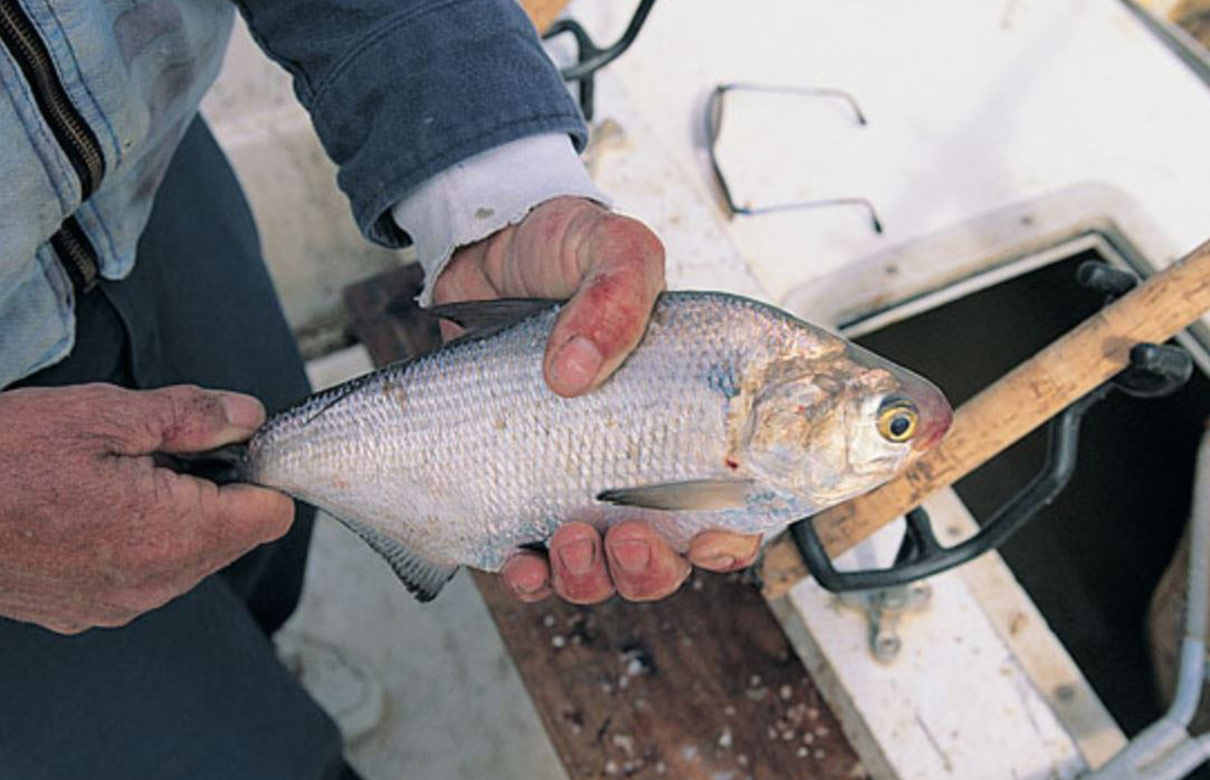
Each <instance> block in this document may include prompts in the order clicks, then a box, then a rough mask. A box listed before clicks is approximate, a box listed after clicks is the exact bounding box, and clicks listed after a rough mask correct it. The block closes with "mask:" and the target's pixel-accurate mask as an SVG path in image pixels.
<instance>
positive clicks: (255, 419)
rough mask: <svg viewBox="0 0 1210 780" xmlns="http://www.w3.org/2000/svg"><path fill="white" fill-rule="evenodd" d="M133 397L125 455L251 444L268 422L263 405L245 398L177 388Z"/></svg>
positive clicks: (128, 409)
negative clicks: (251, 440) (259, 430)
mask: <svg viewBox="0 0 1210 780" xmlns="http://www.w3.org/2000/svg"><path fill="white" fill-rule="evenodd" d="M129 396H130V402H129V403H128V404H125V405H124V408H123V410H122V412H123V416H128V417H129V424H128V425H127V426H126V429H127V430H128V431H129V432H130V435H129V436H128V437H126V445H127V446H126V447H123V448H122V449H123V450H124V451H122V452H119V453H118V454H123V455H144V454H148V453H152V452H200V451H203V450H209V449H214V448H215V447H221V446H223V445H224V444H231V443H233V442H237V441H243V440H244V439H247V438H248V437H249V436H251V435H252V433H253V432H254V431H255V430H256V429H257V428H258V427H259V426H260V425H261V423H263V422H264V421H265V408H264V406H262V405H261V402H260V401H258V400H256V399H255V398H253V397H252V396H249V395H244V394H242V393H231V392H225V391H221V390H205V389H203V388H200V387H195V386H193V385H175V386H172V387H162V388H159V389H158V390H143V391H139V392H132V393H129Z"/></svg>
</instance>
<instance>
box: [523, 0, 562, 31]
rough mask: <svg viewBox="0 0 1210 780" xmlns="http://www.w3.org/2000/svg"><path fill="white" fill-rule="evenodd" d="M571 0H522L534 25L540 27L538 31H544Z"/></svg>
mask: <svg viewBox="0 0 1210 780" xmlns="http://www.w3.org/2000/svg"><path fill="white" fill-rule="evenodd" d="M569 2H571V0H521V7H522V8H524V9H525V13H526V14H528V15H529V19H530V21H531V22H533V23H534V27H536V28H538V32H539V33H544V32H546V28H547V27H550V23H551V22H553V21H554V20H555V17H556V16H558V15H559V12H560V11H562V10H563V9H564V8H565V7H566V6H567V4H568V3H569Z"/></svg>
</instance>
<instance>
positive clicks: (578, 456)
mask: <svg viewBox="0 0 1210 780" xmlns="http://www.w3.org/2000/svg"><path fill="white" fill-rule="evenodd" d="M558 310H559V304H558V303H556V302H551V301H494V302H478V303H464V304H454V305H451V306H445V307H439V308H438V309H437V310H435V311H436V312H437V313H438V314H439V315H441V316H444V317H446V318H447V319H451V320H453V321H455V322H459V323H460V324H463V325H465V326H466V327H468V329H469V330H470V331H471V335H469V336H468V337H466V338H463V339H461V340H459V341H456V342H453V343H451V344H448V345H446V346H445V347H443V348H441V349H439V350H437V351H435V352H432V353H430V354H426V355H423V356H421V357H419V358H417V359H414V360H411V361H408V362H404V363H399V364H396V365H392V366H389V367H386V368H383V369H381V370H379V371H375V372H374V373H371V374H367V375H366V376H363V377H360V378H358V379H354V380H352V381H350V382H348V383H346V384H344V385H342V386H339V387H336V388H334V389H331V390H328V391H326V392H323V393H319V394H317V395H314V396H312V397H311V398H309V399H307V400H305V401H304V402H302V403H300V404H299V405H297V406H295V407H294V408H292V409H290V410H288V411H286V412H283V413H281V414H278V415H276V416H274V417H273V418H272V419H270V420H269V421H268V422H267V423H266V424H265V425H264V426H263V427H262V428H261V430H260V431H258V432H257V433H256V434H255V436H254V437H253V438H252V440H251V442H250V443H249V446H248V450H247V453H246V455H245V460H244V462H243V478H244V479H245V480H246V481H249V482H254V483H256V484H260V485H264V486H267V487H272V488H276V489H278V490H281V491H283V492H285V493H288V494H290V495H291V496H294V497H296V498H299V499H302V500H303V501H306V502H308V503H311V504H314V505H315V506H317V507H319V508H321V509H323V510H324V511H326V512H328V513H330V514H332V515H333V516H335V517H337V518H338V519H340V520H341V521H342V522H344V523H345V524H346V525H347V526H348V527H349V528H351V529H352V530H353V531H354V532H356V533H357V534H359V535H360V536H361V537H362V538H363V539H365V540H366V541H367V542H368V543H369V544H370V545H371V546H373V547H374V548H375V549H376V550H378V552H379V553H381V554H382V555H383V556H384V557H385V558H386V559H387V561H388V562H390V564H391V566H392V567H393V568H394V570H395V572H396V574H398V575H399V577H400V579H402V580H403V582H404V583H405V584H406V585H407V586H408V588H409V589H410V590H412V591H413V592H414V593H415V594H416V595H417V596H418V597H419V598H421V599H422V600H428V599H430V598H433V597H434V596H435V595H436V594H437V592H438V591H439V590H440V589H441V587H442V586H443V585H444V584H445V583H446V582H447V581H448V580H449V578H450V577H452V576H453V574H454V572H455V571H456V570H457V568H458V566H460V565H467V566H473V567H476V568H480V569H484V570H488V571H497V570H499V569H500V568H501V566H502V565H503V564H504V562H505V561H506V560H507V559H508V557H509V556H510V555H511V554H513V553H514V552H515V551H516V550H517V549H518V548H520V547H522V546H523V545H530V544H533V543H539V542H542V541H544V540H546V539H548V538H549V537H550V536H551V534H552V533H553V532H554V531H555V529H556V528H557V527H558V526H559V525H560V524H561V523H564V522H567V521H570V520H580V521H586V522H589V523H592V524H594V525H596V526H597V527H599V528H602V529H603V528H605V527H607V526H609V525H610V524H612V523H615V522H618V521H620V520H622V519H625V518H639V519H645V520H648V521H649V522H650V523H651V524H652V526H653V527H654V528H655V529H656V530H657V531H659V532H660V533H661V534H663V536H664V537H666V538H667V539H668V540H669V542H670V543H671V544H672V545H673V546H674V547H676V548H677V549H679V550H681V551H684V550H685V549H687V547H688V544H689V541H690V539H692V538H693V536H694V535H695V534H696V533H697V532H699V531H702V530H705V529H708V528H723V529H728V530H732V531H736V532H740V533H747V534H753V533H760V534H764V535H765V538H769V537H770V536H771V535H773V534H774V533H776V532H777V531H780V530H781V529H782V528H784V527H785V526H786V525H787V524H789V523H790V522H792V521H794V520H797V519H799V518H802V517H804V516H807V515H811V514H813V513H815V512H818V511H820V510H822V509H824V508H826V507H828V506H831V505H833V504H836V503H839V502H841V501H844V500H846V499H848V498H850V497H852V496H855V495H857V494H860V493H863V492H865V491H868V490H870V489H872V488H874V487H876V486H878V485H879V484H881V483H883V482H885V481H887V480H888V479H890V478H891V477H892V476H894V475H895V474H896V473H898V472H899V471H900V470H901V469H902V468H903V467H904V466H905V465H906V464H907V463H908V462H909V461H911V460H912V459H913V458H914V457H915V456H917V455H918V454H919V453H920V452H922V451H924V450H925V449H927V448H928V447H930V446H931V445H932V444H933V443H935V442H936V441H937V440H938V439H940V438H941V436H942V435H943V434H944V433H945V431H946V429H947V428H948V427H949V423H950V419H951V411H950V407H949V404H948V403H947V402H946V400H945V398H944V396H943V395H942V394H941V392H940V391H939V390H938V389H937V388H936V387H934V386H933V385H932V384H930V383H929V382H927V381H926V380H924V379H922V378H920V377H918V376H916V375H915V374H912V373H911V372H909V371H907V370H905V369H903V368H900V367H898V366H896V365H894V364H892V363H890V362H888V361H886V360H884V359H883V358H880V357H878V356H876V355H874V354H872V353H870V352H868V351H866V350H864V349H862V348H860V347H857V346H856V345H854V344H852V343H850V342H847V341H845V340H844V339H842V338H840V337H838V336H835V335H833V334H831V333H829V332H827V331H825V330H822V329H820V328H818V327H815V326H813V325H809V324H807V323H805V322H802V321H800V320H798V319H796V318H794V317H792V316H790V315H789V314H787V313H785V312H783V311H781V310H779V309H776V308H774V307H771V306H768V305H765V304H762V303H759V302H756V301H753V300H749V299H746V298H741V297H738V296H734V295H729V294H725V293H716V292H668V293H664V294H663V295H661V296H660V298H659V300H658V302H657V304H656V306H655V308H654V310H653V313H652V317H651V321H650V324H649V325H648V328H647V331H646V334H645V336H644V338H643V340H642V342H641V344H640V345H639V347H638V348H637V349H636V350H635V351H634V352H633V353H632V354H631V355H630V356H629V358H628V359H627V360H626V361H625V362H624V363H623V364H622V366H621V368H619V369H618V371H617V372H616V373H615V374H614V375H613V376H612V377H611V378H610V379H609V380H607V381H606V382H605V383H604V384H603V385H602V386H601V387H600V388H599V389H597V390H595V391H593V392H591V393H589V394H587V395H585V396H581V397H578V398H562V397H559V396H557V395H555V394H554V393H552V392H551V391H550V390H549V389H548V388H547V386H546V384H545V382H544V380H543V376H542V358H543V352H544V349H545V345H546V340H547V337H548V336H549V334H550V332H551V328H552V327H553V325H554V322H555V317H556V315H557V313H558ZM477 328H478V329H479V333H478V334H476V333H475V330H476V329H477Z"/></svg>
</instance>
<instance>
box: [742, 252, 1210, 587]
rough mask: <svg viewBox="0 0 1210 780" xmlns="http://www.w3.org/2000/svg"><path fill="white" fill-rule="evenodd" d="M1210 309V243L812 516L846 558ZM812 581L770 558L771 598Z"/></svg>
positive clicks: (790, 564) (782, 545) (793, 560)
mask: <svg viewBox="0 0 1210 780" xmlns="http://www.w3.org/2000/svg"><path fill="white" fill-rule="evenodd" d="M1207 310H1210V242H1207V243H1205V244H1202V245H1201V246H1200V247H1198V248H1197V249H1195V250H1194V251H1193V252H1191V253H1190V254H1189V255H1188V256H1187V257H1185V258H1183V259H1182V260H1181V261H1179V262H1177V263H1176V264H1174V265H1172V266H1170V267H1169V268H1167V269H1165V270H1164V271H1162V272H1160V273H1158V274H1156V275H1154V276H1152V277H1151V278H1149V279H1148V280H1147V281H1146V282H1144V283H1143V284H1142V285H1140V286H1139V287H1138V288H1137V289H1135V290H1134V291H1133V292H1131V293H1129V294H1128V295H1125V296H1123V297H1122V298H1121V299H1120V300H1118V301H1116V302H1115V303H1113V304H1112V305H1110V306H1107V307H1106V308H1104V309H1102V310H1101V311H1099V312H1097V313H1096V314H1095V315H1093V316H1092V317H1090V318H1088V319H1087V320H1085V321H1084V322H1083V323H1082V324H1080V325H1079V326H1078V327H1077V328H1075V329H1074V330H1072V331H1071V332H1070V333H1068V334H1066V335H1065V336H1063V337H1062V338H1060V339H1059V340H1058V341H1056V342H1054V343H1053V344H1051V345H1050V346H1048V347H1047V348H1046V349H1044V350H1042V351H1041V352H1039V353H1038V354H1036V355H1035V356H1033V357H1032V358H1030V359H1029V360H1027V361H1025V362H1024V363H1022V364H1021V365H1020V366H1018V367H1017V368H1015V369H1013V370H1012V371H1010V372H1009V373H1008V374H1007V375H1005V376H1004V377H1002V378H1001V379H999V380H998V381H996V382H995V383H994V384H992V385H991V386H990V387H988V388H987V389H985V390H984V391H983V392H981V393H979V394H978V395H976V396H975V397H974V398H972V399H970V400H969V401H967V402H966V403H965V404H963V405H962V407H961V408H960V409H958V411H957V413H956V414H955V415H954V424H953V427H952V428H951V429H950V432H949V434H948V435H947V436H946V437H945V439H944V440H943V441H942V442H941V444H939V445H938V446H937V447H936V448H935V449H933V450H932V451H930V452H928V453H927V454H925V455H924V456H923V457H921V458H920V460H918V461H916V462H915V463H914V464H912V466H910V467H909V468H908V469H907V470H906V471H905V472H904V473H902V474H901V475H900V476H899V477H897V478H895V479H893V480H891V481H890V482H888V483H887V484H885V485H883V486H882V487H880V488H878V489H877V490H874V491H871V492H870V493H866V494H865V495H863V496H859V497H858V498H855V499H853V500H851V501H848V502H845V503H844V504H841V505H839V506H835V507H832V508H831V509H829V510H826V511H824V512H821V513H820V514H818V515H816V516H815V518H814V519H813V522H814V523H815V528H816V530H817V531H818V532H819V536H820V539H821V541H822V542H823V544H824V547H826V548H827V550H828V552H829V554H831V555H838V554H840V553H842V552H844V551H845V550H847V549H849V548H851V547H852V546H854V545H855V544H857V543H858V542H860V541H861V540H863V539H865V538H866V537H868V536H870V534H872V533H874V532H875V531H877V530H878V529H879V528H881V527H882V526H884V525H886V524H887V523H889V522H891V521H892V520H894V519H895V518H897V517H899V516H901V515H903V514H904V513H906V512H907V511H908V510H910V509H912V508H913V507H915V506H918V505H919V504H920V502H921V501H922V500H923V499H925V498H926V497H928V496H930V495H932V494H933V493H935V492H936V491H938V490H940V489H941V488H943V487H947V486H949V485H952V484H953V483H954V482H957V481H958V480H959V479H961V478H962V477H964V476H966V475H967V474H969V473H970V472H972V471H974V470H975V469H976V468H978V467H979V466H981V465H982V464H983V463H985V462H987V461H988V460H989V459H991V458H992V457H994V456H995V455H996V454H997V453H999V452H1001V451H1003V450H1004V449H1006V448H1007V447H1009V446H1010V445H1012V444H1013V443H1015V442H1017V441H1019V440H1020V439H1022V438H1023V437H1025V436H1026V435H1027V434H1029V433H1030V432H1032V431H1033V430H1035V429H1036V428H1038V427H1039V426H1040V425H1042V424H1043V423H1045V422H1046V421H1047V420H1049V419H1050V418H1051V417H1053V416H1055V415H1056V414H1057V413H1058V412H1059V411H1060V410H1062V409H1063V408H1064V407H1066V406H1068V405H1069V404H1071V403H1073V402H1074V401H1076V400H1077V399H1079V398H1081V397H1082V396H1084V395H1085V394H1087V393H1089V392H1090V391H1092V390H1093V389H1094V388H1096V387H1097V386H1098V385H1100V384H1101V383H1103V382H1105V381H1106V380H1108V379H1109V378H1110V377H1112V376H1113V375H1114V374H1117V373H1118V372H1119V371H1121V370H1122V369H1123V368H1125V367H1126V366H1127V365H1128V364H1129V362H1130V349H1131V347H1133V346H1134V345H1135V344H1138V343H1141V342H1157V343H1158V342H1164V341H1167V340H1168V339H1170V338H1171V337H1172V336H1173V335H1175V334H1176V333H1178V332H1180V331H1181V330H1182V329H1184V328H1186V327H1188V326H1189V325H1190V324H1191V323H1193V322H1194V321H1196V320H1197V319H1198V318H1199V317H1201V316H1202V315H1203V314H1204V313H1205V312H1206V311H1207ZM803 576H805V568H804V567H803V566H802V561H801V559H800V558H799V556H798V552H797V550H796V549H795V548H794V547H793V542H792V540H790V539H789V538H788V537H785V538H783V539H781V540H780V541H778V542H777V543H776V544H775V545H773V549H771V551H770V553H769V555H768V556H766V559H765V575H764V578H765V582H766V585H765V594H766V596H768V597H769V598H776V597H778V596H781V595H783V594H784V593H785V592H786V591H787V590H789V589H790V588H792V587H793V586H794V584H795V583H797V582H798V581H799V580H801V579H802V577H803Z"/></svg>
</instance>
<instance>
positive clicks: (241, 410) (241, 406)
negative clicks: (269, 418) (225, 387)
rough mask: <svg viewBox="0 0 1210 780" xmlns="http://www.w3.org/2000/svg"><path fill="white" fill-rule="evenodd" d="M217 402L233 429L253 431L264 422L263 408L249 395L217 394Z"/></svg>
mask: <svg viewBox="0 0 1210 780" xmlns="http://www.w3.org/2000/svg"><path fill="white" fill-rule="evenodd" d="M219 402H220V403H221V404H222V405H223V413H224V414H225V415H227V423H228V424H229V425H231V426H232V427H233V428H243V429H244V430H248V431H253V430H256V429H257V428H259V427H260V424H261V423H262V422H264V420H265V408H264V407H263V406H261V403H260V401H258V400H256V399H255V398H253V397H252V396H250V395H240V394H238V393H219Z"/></svg>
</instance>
